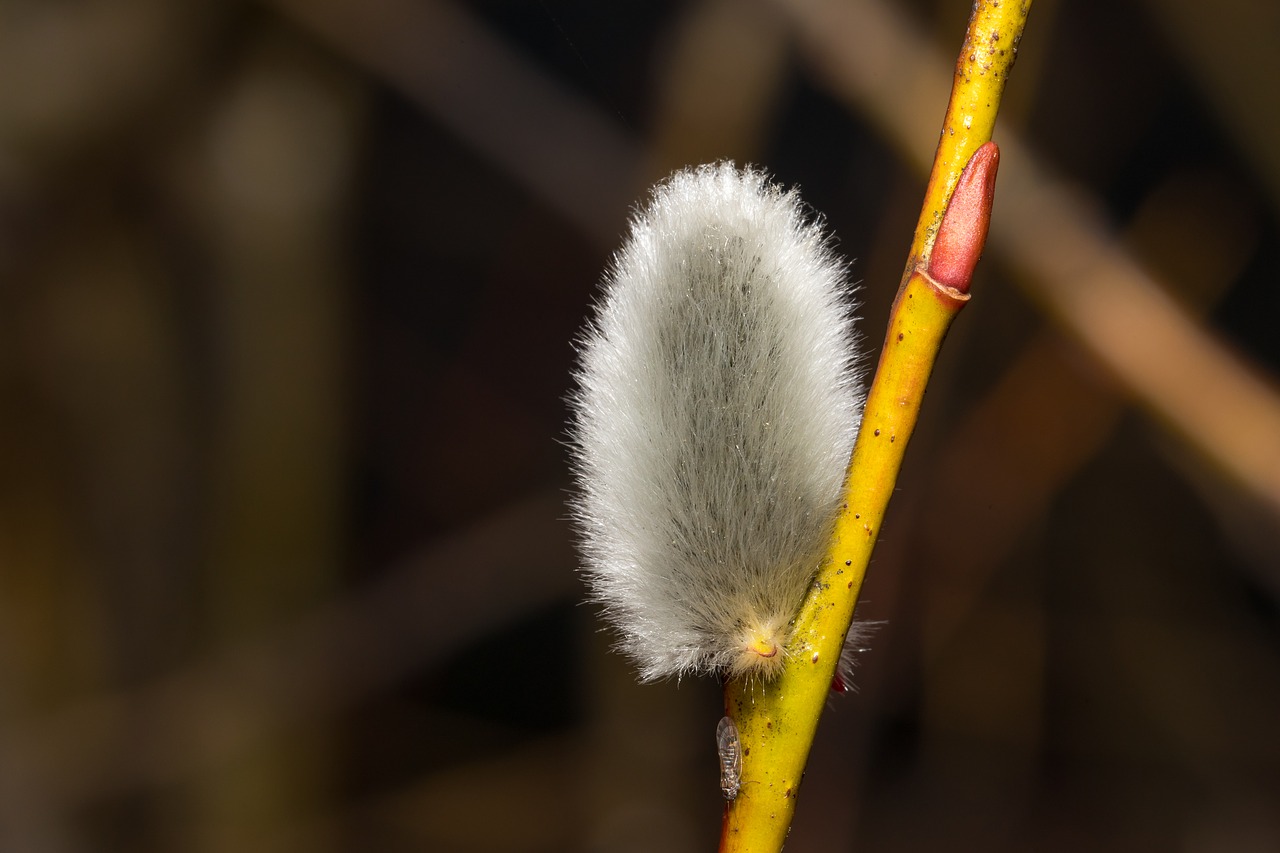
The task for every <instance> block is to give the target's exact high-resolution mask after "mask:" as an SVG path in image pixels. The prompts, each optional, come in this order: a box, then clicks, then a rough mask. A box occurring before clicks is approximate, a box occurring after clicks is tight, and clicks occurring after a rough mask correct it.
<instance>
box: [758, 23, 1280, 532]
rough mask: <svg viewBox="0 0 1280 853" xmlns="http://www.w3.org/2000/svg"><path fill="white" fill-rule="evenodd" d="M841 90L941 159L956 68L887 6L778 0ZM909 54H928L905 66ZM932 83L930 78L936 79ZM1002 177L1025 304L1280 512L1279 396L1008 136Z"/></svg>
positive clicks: (920, 153) (896, 133)
mask: <svg viewBox="0 0 1280 853" xmlns="http://www.w3.org/2000/svg"><path fill="white" fill-rule="evenodd" d="M778 2H779V3H780V4H781V6H782V7H783V8H784V9H786V10H787V11H788V12H789V13H790V15H791V18H792V20H793V21H794V23H795V25H796V28H797V33H798V36H799V38H800V41H801V44H802V45H803V47H804V48H805V50H807V51H808V53H809V57H810V59H811V61H812V62H813V63H814V65H815V66H816V67H817V68H818V69H819V70H820V72H821V73H822V74H823V76H824V77H825V78H826V80H827V82H828V84H829V85H830V86H831V88H832V90H833V91H834V92H835V93H836V94H838V95H839V96H841V97H843V98H845V99H846V100H847V101H848V102H849V104H850V106H851V108H853V109H856V110H858V111H859V112H863V113H867V114H869V115H871V116H872V117H873V118H874V119H875V120H876V121H877V122H878V123H879V124H880V125H881V127H882V128H883V130H884V132H885V133H886V135H888V136H889V137H890V138H891V139H893V140H895V141H896V142H897V143H898V144H899V146H900V148H901V150H902V151H903V152H904V153H905V154H906V156H907V157H908V159H910V160H911V162H913V163H914V164H915V165H916V166H917V167H918V168H920V169H922V170H923V169H924V168H926V167H927V165H928V162H929V156H930V155H931V154H932V151H931V150H929V151H926V150H925V149H926V148H927V147H928V146H926V145H923V144H921V142H920V140H922V139H926V138H927V139H932V137H931V136H930V135H929V133H928V131H927V129H922V128H921V125H922V123H923V122H922V119H921V116H925V115H931V114H933V113H931V112H930V110H929V109H928V107H927V105H924V106H922V104H921V100H922V99H923V100H926V101H927V100H931V99H932V100H936V96H921V95H918V94H917V93H920V92H925V91H928V90H929V89H930V88H932V89H935V90H942V89H944V88H945V87H944V82H945V80H946V79H947V75H948V74H949V68H948V66H947V64H946V63H945V62H944V60H943V59H942V58H941V56H940V55H939V54H938V53H937V51H934V50H933V49H932V48H931V47H930V45H928V43H927V42H925V41H924V40H923V39H922V38H921V37H920V36H919V35H918V34H916V33H914V32H913V31H912V30H911V28H910V27H909V26H908V25H907V24H906V22H905V21H904V20H902V19H901V18H900V17H898V16H897V14H896V13H895V12H894V11H893V10H891V9H890V8H889V7H887V6H886V5H885V4H884V3H882V2H877V0H852V2H843V0H842V2H834V0H778ZM899 56H913V57H932V59H923V60H917V61H915V62H913V63H911V64H910V65H908V66H905V67H904V66H903V64H902V63H899V62H897V61H896V60H895V57H899ZM925 81H931V82H928V83H926V82H925ZM999 136H1000V145H1001V148H1002V149H1003V151H1004V155H1005V156H1004V162H1005V164H1006V165H1005V167H1004V168H1003V169H1002V171H1003V174H1002V175H1001V181H1000V200H999V205H1000V211H1001V215H1000V216H997V217H996V218H995V220H994V222H993V223H992V229H991V245H993V246H994V247H995V248H996V250H997V251H999V252H1000V253H1001V254H1002V255H1003V256H1004V258H1005V260H1006V261H1007V262H1008V263H1010V264H1011V265H1012V266H1013V267H1014V268H1016V269H1017V270H1019V271H1020V272H1021V273H1023V275H1022V276H1021V277H1020V283H1022V284H1023V285H1024V286H1025V287H1026V288H1027V290H1028V292H1029V294H1030V295H1031V297H1032V298H1033V299H1035V300H1036V301H1037V302H1038V303H1040V304H1041V306H1042V307H1043V308H1044V309H1045V311H1046V312H1047V313H1048V314H1049V315H1050V316H1051V317H1053V319H1054V320H1055V321H1056V322H1058V323H1059V324H1061V325H1062V326H1063V327H1064V328H1065V329H1066V330H1067V331H1068V332H1069V333H1070V334H1071V335H1072V336H1073V337H1074V338H1075V339H1076V340H1077V341H1079V342H1080V343H1081V344H1082V345H1083V346H1084V347H1085V348H1086V349H1087V350H1088V351H1089V352H1090V353H1092V354H1093V355H1094V356H1095V357H1096V358H1097V359H1098V360H1099V362H1100V363H1101V364H1102V365H1103V367H1104V368H1105V369H1106V370H1107V371H1108V372H1109V373H1110V374H1112V375H1113V376H1114V378H1115V379H1116V381H1117V382H1118V384H1120V385H1121V386H1122V387H1123V388H1124V389H1125V390H1127V391H1128V393H1129V394H1131V395H1132V396H1133V398H1134V399H1135V400H1136V401H1138V402H1139V403H1140V404H1141V405H1142V406H1143V408H1144V409H1146V410H1147V411H1148V413H1150V414H1151V415H1152V417H1153V418H1154V419H1155V420H1157V421H1158V422H1160V423H1162V424H1163V425H1165V426H1166V427H1167V428H1168V429H1170V430H1171V431H1172V432H1174V433H1175V434H1177V435H1178V436H1180V437H1181V438H1182V439H1183V440H1185V441H1186V442H1187V443H1188V444H1189V445H1190V446H1191V447H1192V448H1193V449H1194V450H1195V451H1196V452H1197V453H1198V454H1199V455H1201V456H1202V457H1203V458H1205V459H1206V460H1207V461H1208V462H1209V463H1210V464H1211V465H1212V466H1213V467H1215V468H1216V469H1217V470H1219V471H1220V472H1221V473H1222V474H1223V476H1225V477H1227V478H1229V479H1230V480H1231V481H1232V482H1235V483H1237V484H1238V485H1239V486H1240V487H1241V488H1242V489H1244V490H1246V491H1247V492H1248V493H1250V494H1251V495H1253V496H1254V497H1255V498H1256V499H1258V500H1260V501H1262V502H1265V504H1266V505H1267V506H1268V507H1269V508H1270V510H1271V512H1273V513H1274V514H1276V515H1280V396H1278V395H1277V392H1276V389H1275V387H1274V384H1273V383H1272V382H1271V381H1269V380H1268V379H1266V378H1264V377H1263V376H1261V375H1260V374H1259V372H1258V371H1257V370H1256V369H1255V368H1253V367H1252V366H1250V365H1249V364H1247V363H1246V362H1245V361H1244V360H1243V359H1242V358H1240V357H1238V356H1236V355H1234V354H1233V353H1232V352H1231V351H1230V350H1229V348H1228V347H1227V346H1226V345H1224V344H1223V343H1222V342H1221V341H1220V340H1219V339H1217V338H1216V337H1215V336H1213V335H1212V334H1211V333H1209V332H1207V331H1206V330H1204V329H1203V328H1201V327H1200V326H1198V325H1197V324H1196V323H1195V322H1194V320H1192V319H1191V318H1190V317H1189V316H1188V315H1187V313H1186V312H1185V311H1183V310H1182V309H1181V308H1180V307H1179V306H1178V305H1177V304H1175V303H1174V301H1173V300H1172V299H1170V298H1169V297H1168V295H1167V294H1166V293H1165V291H1164V289H1163V288H1162V287H1161V286H1160V284H1159V283H1158V282H1157V281H1155V280H1154V279H1153V278H1152V277H1151V276H1150V275H1149V274H1147V273H1146V272H1145V271H1144V270H1142V269H1141V268H1140V267H1139V266H1138V264H1137V263H1136V262H1135V261H1134V260H1133V259H1132V258H1131V257H1130V256H1129V255H1128V254H1127V253H1126V252H1125V251H1124V249H1123V248H1122V247H1121V246H1120V245H1119V244H1118V243H1117V241H1116V240H1115V238H1114V236H1113V235H1112V234H1111V233H1109V232H1108V229H1107V228H1106V227H1105V225H1104V223H1103V220H1102V217H1101V215H1100V214H1099V213H1098V212H1097V211H1096V210H1095V209H1093V208H1092V207H1090V206H1089V205H1088V203H1086V202H1085V201H1084V200H1082V199H1081V198H1080V197H1079V196H1078V195H1076V194H1074V193H1073V192H1072V191H1070V190H1069V189H1068V188H1067V187H1066V186H1065V185H1064V184H1063V183H1062V182H1061V181H1059V180H1058V179H1056V178H1055V177H1053V176H1052V175H1051V174H1050V173H1049V171H1048V170H1047V169H1046V168H1045V167H1043V166H1041V165H1038V164H1037V162H1036V159H1035V157H1034V155H1033V153H1032V152H1031V151H1029V150H1028V149H1027V146H1026V145H1025V144H1024V143H1023V142H1022V141H1021V140H1020V139H1018V138H1016V137H1014V136H1013V135H1012V134H1008V133H1004V134H1000V135H999Z"/></svg>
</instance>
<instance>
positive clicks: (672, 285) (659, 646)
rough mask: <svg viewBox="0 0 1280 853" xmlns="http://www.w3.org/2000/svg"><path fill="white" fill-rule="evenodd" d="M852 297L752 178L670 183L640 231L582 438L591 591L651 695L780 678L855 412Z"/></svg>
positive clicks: (588, 380)
mask: <svg viewBox="0 0 1280 853" xmlns="http://www.w3.org/2000/svg"><path fill="white" fill-rule="evenodd" d="M850 291H851V286H850V285H849V283H848V280H847V277H846V267H845V264H844V263H843V262H842V261H840V260H838V259H837V258H836V256H835V255H834V254H833V252H832V250H831V247H830V241H829V240H828V239H827V238H826V237H825V236H824V234H823V232H822V229H821V224H820V222H818V221H816V220H815V219H814V218H813V217H812V216H810V215H807V214H806V211H805V209H804V208H803V206H802V203H801V202H800V199H799V197H798V196H797V195H796V194H795V193H794V192H785V191H783V190H782V189H780V188H778V187H776V186H773V185H771V184H770V183H769V182H768V180H767V179H766V177H765V176H764V175H763V174H761V173H760V172H757V171H752V170H746V171H739V170H738V169H736V168H734V166H733V165H732V164H730V163H721V164H716V165H710V166H702V167H700V168H697V169H691V170H685V171H681V172H678V173H676V174H675V175H674V176H672V177H671V178H670V179H668V180H667V181H666V182H664V183H662V184H660V185H659V186H658V187H657V188H656V189H655V190H654V191H653V194H652V198H651V200H650V203H649V205H648V206H647V207H646V208H645V209H643V210H641V211H640V212H638V213H637V214H636V216H635V217H634V218H633V220H632V223H631V233H630V235H629V237H628V239H627V241H626V243H625V244H624V245H623V247H622V249H621V250H620V251H619V252H618V254H617V256H616V257H615V259H614V262H613V265H612V267H611V269H610V270H609V272H608V273H607V275H606V281H605V284H604V294H603V298H602V300H601V302H600V304H599V305H598V310H597V313H596V315H595V317H594V319H593V320H592V321H591V322H590V323H589V324H588V326H587V328H586V330H585V332H584V334H583V337H582V339H581V341H580V349H581V360H580V364H579V368H578V372H577V380H578V388H577V390H576V392H575V393H574V395H573V397H572V407H573V413H574V414H573V422H572V427H571V433H572V447H573V454H574V469H575V474H576V476H577V480H578V487H579V488H578V491H577V495H576V497H575V498H574V506H573V514H574V517H575V520H576V522H577V524H578V527H579V530H580V532H581V536H582V548H583V552H584V556H585V563H586V565H585V569H584V574H585V576H586V578H587V580H588V582H589V584H590V586H591V590H592V597H593V598H594V599H595V600H597V601H598V602H600V603H601V604H603V606H604V613H605V616H606V618H607V619H608V620H609V621H610V622H611V623H612V624H613V625H614V627H615V628H616V629H617V631H618V633H619V635H620V641H619V648H620V649H621V650H622V651H624V652H625V653H626V654H628V655H629V656H630V657H631V658H632V659H633V660H635V662H636V663H637V664H638V665H639V669H640V675H641V678H642V679H644V680H652V679H657V678H662V677H665V676H671V675H675V676H681V675H686V674H693V673H700V672H711V671H721V672H727V673H729V674H731V675H758V676H761V677H763V678H768V677H770V676H772V675H773V674H774V673H776V672H777V671H778V670H779V669H780V668H781V665H782V662H783V660H784V655H785V646H786V641H787V637H788V633H789V631H790V623H791V620H792V619H793V617H794V616H795V613H796V610H797V609H798V608H799V605H800V602H801V600H802V599H803V597H804V595H805V592H806V589H807V587H808V585H809V583H810V582H811V581H812V579H813V576H814V574H815V572H816V570H817V568H818V564H819V562H820V560H821V558H822V555H823V551H824V549H825V547H826V545H827V540H828V537H829V536H830V534H831V530H832V526H833V523H834V519H835V513H836V511H837V508H838V506H839V503H840V498H841V488H842V485H843V482H844V476H845V470H846V467H847V465H848V460H849V454H850V452H851V449H852V447H853V441H854V438H855V437H856V434H857V428H858V422H859V418H860V414H861V408H862V405H861V404H862V394H863V391H862V386H861V378H860V376H859V374H858V371H857V361H858V358H857V356H856V354H855V350H854V333H853V329H852V317H851V311H852V304H851V298H850Z"/></svg>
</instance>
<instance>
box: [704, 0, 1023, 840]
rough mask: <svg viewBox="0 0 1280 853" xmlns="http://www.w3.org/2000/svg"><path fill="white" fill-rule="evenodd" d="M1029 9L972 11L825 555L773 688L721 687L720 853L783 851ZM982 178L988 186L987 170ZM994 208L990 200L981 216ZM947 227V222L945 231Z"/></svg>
mask: <svg viewBox="0 0 1280 853" xmlns="http://www.w3.org/2000/svg"><path fill="white" fill-rule="evenodd" d="M1030 6H1031V3H1030V0H1024V2H1016V0H1015V2H1008V0H1005V1H1004V2H1001V0H979V2H977V3H975V4H974V11H973V15H972V17H971V19H970V21H969V28H968V32H967V35H966V38H965V43H964V48H963V50H962V51H961V54H960V58H959V60H958V61H957V63H956V76H955V80H954V83H953V86H952V91H951V103H950V104H949V106H948V108H947V114H946V119H945V120H944V122H943V128H942V135H941V139H940V140H939V144H938V150H937V154H936V155H935V159H934V167H933V173H932V175H931V176H930V178H929V185H928V188H927V189H926V192H925V201H924V206H923V209H922V210H921V213H920V220H919V224H918V225H917V227H916V234H915V239H914V241H913V243H912V247H911V254H910V257H909V259H908V264H907V270H906V273H905V274H904V276H903V281H902V285H901V287H900V289H899V291H898V296H897V299H896V300H895V302H894V305H893V309H892V311H891V314H890V318H889V329H888V334H887V336H886V339H885V344H884V348H883V349H882V351H881V354H880V363H879V366H878V368H877V370H876V375H875V378H874V380H873V381H872V384H871V389H870V391H869V393H868V396H867V406H866V410H865V412H864V414H863V420H862V428H861V431H860V432H859V435H858V440H857V443H856V444H855V446H854V449H853V458H852V461H851V464H850V474H849V479H848V483H847V486H846V493H845V503H844V508H843V510H842V512H841V515H840V517H839V519H838V520H837V522H836V528H835V534H834V536H833V539H832V543H831V546H830V548H829V549H828V553H827V556H826V558H825V561H824V563H823V565H822V567H821V568H820V570H819V572H818V575H817V577H816V578H815V580H814V584H813V586H812V588H811V589H810V592H809V595H808V596H807V597H806V599H805V601H804V603H803V605H802V606H801V609H800V611H799V613H798V615H797V617H796V619H795V623H794V627H793V630H792V634H791V638H790V640H789V642H788V644H787V648H786V662H785V664H784V667H783V670H782V673H781V675H779V676H778V677H777V679H776V680H774V681H771V682H769V683H761V682H758V681H753V680H749V679H731V680H729V681H728V682H727V683H726V685H725V707H726V713H727V714H728V715H729V716H731V717H733V718H734V720H735V722H736V723H737V726H738V732H739V738H740V743H741V747H742V784H741V788H740V790H739V792H738V795H737V797H736V799H734V800H733V802H732V803H730V805H729V806H728V807H727V808H726V811H725V819H724V827H723V833H722V837H721V845H720V849H721V851H732V853H748V851H750V853H776V851H779V850H781V849H782V845H783V842H784V841H785V840H786V837H787V832H788V830H789V828H790V825H791V817H792V814H793V813H794V810H795V802H796V796H797V794H798V792H799V789H800V781H801V779H802V777H803V775H804V768H805V764H806V762H807V761H808V756H809V748H810V746H811V745H812V743H813V736H814V732H815V731H816V730H817V726H818V718H819V716H820V715H821V713H822V708H823V706H824V703H825V702H826V698H827V696H828V695H829V693H830V690H831V680H832V677H833V676H834V674H835V668H836V663H837V662H838V660H839V657H840V651H841V647H842V645H843V643H844V637H845V634H846V632H847V631H848V629H849V624H850V622H851V621H852V619H853V610H854V606H855V605H856V603H857V600H858V593H859V590H860V589H861V587H862V580H863V577H864V575H865V572H866V567H867V563H868V562H869V561H870V559H871V552H872V549H873V548H874V547H875V543H876V537H877V536H878V535H879V533H880V524H881V521H882V520H883V518H884V514H885V510H886V509H887V508H888V504H889V497H890V496H891V495H892V493H893V488H894V483H895V482H896V480H897V476H898V469H899V467H900V466H901V463H902V456H903V452H904V451H905V450H906V445H907V442H908V440H909V439H910V437H911V433H912V431H913V429H914V428H915V423H916V417H917V414H918V413H919V410H920V404H921V402H922V400H923V398H924V389H925V385H926V384H927V383H928V380H929V375H930V373H931V372H932V370H933V363H934V360H935V358H936V357H937V354H938V350H939V348H940V347H941V345H942V340H943V338H944V337H945V336H946V333H947V329H948V328H949V327H950V325H951V321H952V320H953V319H954V318H955V316H956V314H957V313H959V311H960V309H961V308H962V307H963V306H964V304H965V302H967V301H968V294H967V293H966V292H964V291H965V290H966V289H967V284H968V282H967V278H966V281H965V282H964V284H963V286H959V287H957V285H956V284H955V283H954V282H952V283H951V284H952V286H947V285H946V284H939V283H938V282H937V281H935V280H934V279H933V278H931V277H930V275H929V274H928V273H927V272H926V268H927V267H928V266H929V261H930V256H931V253H932V251H933V247H934V242H935V240H936V238H937V236H938V231H939V227H940V225H941V224H942V222H943V217H944V213H946V212H947V208H948V205H949V204H950V202H951V199H952V195H953V193H954V192H955V188H956V185H957V183H958V182H959V180H960V176H961V174H962V173H963V172H964V169H965V166H966V164H968V163H969V162H970V160H971V159H973V155H974V153H975V152H977V151H978V149H979V148H980V147H982V146H983V144H985V143H986V142H988V141H989V140H990V138H991V130H992V127H993V126H994V124H995V117H996V112H997V110H998V108H999V103H1000V96H1001V94H1002V92H1003V90H1004V83H1005V80H1006V78H1007V76H1008V73H1009V69H1010V68H1011V66H1012V64H1013V59H1014V55H1015V52H1016V46H1017V42H1018V39H1019V37H1020V36H1021V33H1022V29H1023V25H1024V24H1025V22H1026V16H1027V12H1028V10H1029V8H1030ZM980 159H981V158H980ZM994 159H995V158H994V157H993V156H990V155H989V154H988V156H987V157H986V160H988V161H990V160H994ZM988 174H989V177H990V178H992V179H993V178H994V163H991V164H990V172H989V173H988ZM988 193H989V188H988ZM989 203H990V196H989V194H988V196H987V204H988V208H987V211H988V212H989ZM951 222H952V217H948V219H947V224H948V228H950V226H951ZM983 225H984V227H983V228H982V234H981V235H980V236H979V237H978V238H977V239H978V244H977V251H980V249H981V240H982V239H984V238H985V222H984V223H983ZM940 251H941V250H940ZM974 259H975V260H976V253H975V256H974ZM970 271H971V265H970Z"/></svg>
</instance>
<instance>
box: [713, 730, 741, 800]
mask: <svg viewBox="0 0 1280 853" xmlns="http://www.w3.org/2000/svg"><path fill="white" fill-rule="evenodd" d="M716 748H717V749H718V751H719V753H720V790H721V791H723V792H724V798H725V799H726V800H728V801H729V802H733V801H734V800H735V799H737V796H738V790H739V789H740V788H741V787H742V744H741V742H740V741H739V740H738V726H737V724H735V723H734V722H733V718H732V717H721V718H720V725H718V726H716Z"/></svg>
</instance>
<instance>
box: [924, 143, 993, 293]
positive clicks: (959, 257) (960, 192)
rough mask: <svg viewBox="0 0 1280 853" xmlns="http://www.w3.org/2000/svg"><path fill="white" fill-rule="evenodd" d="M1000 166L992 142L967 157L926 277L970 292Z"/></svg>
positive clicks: (989, 222) (983, 243) (943, 220)
mask: <svg viewBox="0 0 1280 853" xmlns="http://www.w3.org/2000/svg"><path fill="white" fill-rule="evenodd" d="M999 165H1000V149H999V148H998V147H996V144H995V143H994V142H988V143H987V144H986V145H983V146H982V147H981V148H979V149H978V150H977V151H975V152H974V153H973V156H972V157H970V158H969V162H968V164H966V165H965V167H964V171H963V172H962V173H961V174H960V180H959V181H958V182H957V183H956V190H955V192H954V193H952V195H951V203H950V204H948V205H947V212H946V213H944V214H943V215H942V224H941V225H939V226H938V237H937V239H936V240H935V241H934V243H933V252H932V254H930V255H929V266H928V268H927V272H928V273H929V277H930V278H932V279H933V280H934V281H936V282H938V283H939V284H944V285H947V286H948V287H953V288H955V289H956V290H958V291H960V292H961V293H968V292H969V280H970V279H971V278H972V277H973V268H974V267H975V266H977V264H978V258H980V257H981V256H982V247H983V245H985V244H986V242H987V227H988V226H989V225H990V224H991V203H992V200H993V199H994V198H995V194H996V169H997V168H998V167H999Z"/></svg>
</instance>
